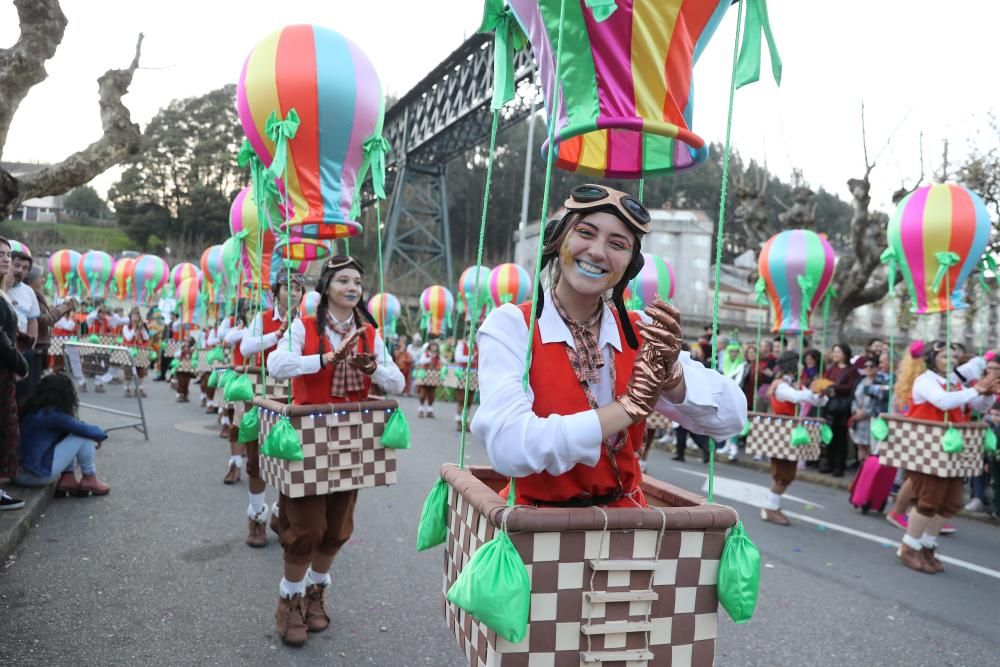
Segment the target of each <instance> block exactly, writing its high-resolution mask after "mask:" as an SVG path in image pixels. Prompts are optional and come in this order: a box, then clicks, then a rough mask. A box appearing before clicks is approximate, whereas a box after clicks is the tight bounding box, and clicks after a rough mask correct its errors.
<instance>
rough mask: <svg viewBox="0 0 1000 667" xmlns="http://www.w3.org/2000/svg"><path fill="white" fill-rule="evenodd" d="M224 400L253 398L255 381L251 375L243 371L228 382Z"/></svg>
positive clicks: (223, 396) (236, 400) (237, 400)
mask: <svg viewBox="0 0 1000 667" xmlns="http://www.w3.org/2000/svg"><path fill="white" fill-rule="evenodd" d="M222 400H224V401H226V402H228V403H236V402H239V401H252V400H253V383H252V382H251V381H250V376H249V375H247V374H245V373H241V374H239V375H237V376H236V377H235V378H233V379H231V380H230V381H229V382H228V383H226V391H225V392H224V393H223V394H222Z"/></svg>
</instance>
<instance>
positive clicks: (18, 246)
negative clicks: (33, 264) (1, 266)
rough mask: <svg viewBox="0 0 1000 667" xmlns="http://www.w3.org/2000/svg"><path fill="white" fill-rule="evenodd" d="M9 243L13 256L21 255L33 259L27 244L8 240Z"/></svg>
mask: <svg viewBox="0 0 1000 667" xmlns="http://www.w3.org/2000/svg"><path fill="white" fill-rule="evenodd" d="M7 242H8V243H9V244H10V252H11V254H14V253H20V254H22V255H26V256H28V257H31V248H29V247H28V246H27V245H26V244H24V243H22V242H20V241H15V240H14V239H8V240H7Z"/></svg>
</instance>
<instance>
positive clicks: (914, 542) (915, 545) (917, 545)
mask: <svg viewBox="0 0 1000 667" xmlns="http://www.w3.org/2000/svg"><path fill="white" fill-rule="evenodd" d="M903 544H905V545H906V546H908V547H910V548H911V549H913V550H914V551H920V550H922V549H923V548H924V545H923V542H921V541H920V540H918V539H917V538H915V537H910V536H909V535H903Z"/></svg>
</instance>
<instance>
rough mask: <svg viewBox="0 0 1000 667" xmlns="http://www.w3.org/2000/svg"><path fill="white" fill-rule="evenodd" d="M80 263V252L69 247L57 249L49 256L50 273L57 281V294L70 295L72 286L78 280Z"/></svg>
mask: <svg viewBox="0 0 1000 667" xmlns="http://www.w3.org/2000/svg"><path fill="white" fill-rule="evenodd" d="M79 265H80V253H78V252H77V251H75V250H70V249H69V248H63V249H62V250H56V251H55V252H54V253H52V255H51V256H50V257H49V273H51V274H52V280H53V282H54V283H55V288H56V296H58V297H59V298H60V299H65V298H66V297H67V296H69V291H70V287H71V286H72V285H73V283H75V282H76V280H77V276H78V275H79V274H78V273H77V267H78V266H79Z"/></svg>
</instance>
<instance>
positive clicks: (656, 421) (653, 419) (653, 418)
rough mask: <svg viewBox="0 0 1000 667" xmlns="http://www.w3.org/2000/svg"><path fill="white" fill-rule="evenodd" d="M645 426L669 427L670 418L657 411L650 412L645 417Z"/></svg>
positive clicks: (654, 427) (648, 427) (655, 427)
mask: <svg viewBox="0 0 1000 667" xmlns="http://www.w3.org/2000/svg"><path fill="white" fill-rule="evenodd" d="M646 428H647V429H650V428H652V429H657V428H670V418H669V417H665V416H664V415H661V414H660V413H659V412H651V413H650V414H649V416H648V417H646Z"/></svg>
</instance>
